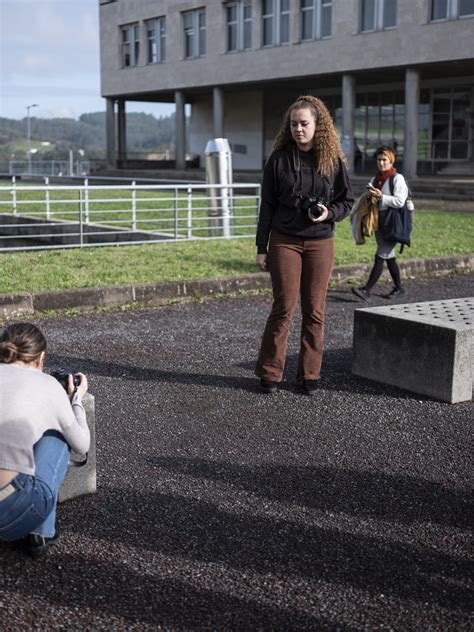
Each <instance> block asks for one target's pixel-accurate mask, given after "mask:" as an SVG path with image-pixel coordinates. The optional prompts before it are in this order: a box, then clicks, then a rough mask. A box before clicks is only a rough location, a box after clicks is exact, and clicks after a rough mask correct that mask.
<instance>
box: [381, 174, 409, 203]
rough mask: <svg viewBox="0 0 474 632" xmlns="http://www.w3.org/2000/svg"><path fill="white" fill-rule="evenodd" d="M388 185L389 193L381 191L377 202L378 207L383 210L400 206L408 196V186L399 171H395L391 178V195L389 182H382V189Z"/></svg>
mask: <svg viewBox="0 0 474 632" xmlns="http://www.w3.org/2000/svg"><path fill="white" fill-rule="evenodd" d="M386 187H388V191H389V193H388V194H387V193H382V197H381V198H380V202H379V209H380V210H385V209H388V208H402V206H403V205H404V204H405V202H406V200H407V197H408V186H407V183H406V181H405V178H404V177H403V176H402V174H401V173H397V174H396V176H395V178H394V180H393V195H390V184H389V182H388V180H387V182H385V183H384V186H383V187H382V191H383V190H384V189H385V188H386Z"/></svg>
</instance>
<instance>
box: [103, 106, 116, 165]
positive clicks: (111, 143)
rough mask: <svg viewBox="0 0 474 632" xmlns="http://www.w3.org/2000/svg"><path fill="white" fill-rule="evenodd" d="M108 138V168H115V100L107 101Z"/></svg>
mask: <svg viewBox="0 0 474 632" xmlns="http://www.w3.org/2000/svg"><path fill="white" fill-rule="evenodd" d="M106 119H107V120H106V137H107V166H108V167H111V168H115V163H116V159H117V156H116V150H115V99H107V113H106Z"/></svg>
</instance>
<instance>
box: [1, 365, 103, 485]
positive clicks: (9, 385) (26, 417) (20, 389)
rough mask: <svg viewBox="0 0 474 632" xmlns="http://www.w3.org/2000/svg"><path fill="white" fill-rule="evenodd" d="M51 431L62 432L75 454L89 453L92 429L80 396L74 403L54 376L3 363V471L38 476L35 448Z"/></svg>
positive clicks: (75, 397)
mask: <svg viewBox="0 0 474 632" xmlns="http://www.w3.org/2000/svg"><path fill="white" fill-rule="evenodd" d="M71 404H72V405H71ZM47 430H57V431H59V432H60V433H61V434H62V435H63V436H64V438H65V439H66V441H67V442H68V444H69V445H70V447H71V448H72V449H73V450H74V452H78V453H79V454H84V453H85V452H87V450H88V449H89V445H90V433H89V428H88V426H87V422H86V415H85V412H84V408H83V406H82V403H81V401H80V399H79V397H78V396H77V394H76V395H74V397H73V399H72V402H71V401H69V397H68V396H67V394H66V391H65V390H64V389H63V387H62V386H61V385H60V384H59V382H58V381H57V380H55V379H54V378H53V377H51V376H50V375H48V374H46V373H42V372H41V371H40V370H38V369H34V368H24V367H20V366H17V365H14V364H2V363H0V468H3V469H6V470H13V471H14V472H22V473H24V474H34V473H35V461H34V456H33V446H34V445H35V443H36V442H37V441H38V440H39V439H41V437H42V435H43V434H44V433H45V432H46V431H47Z"/></svg>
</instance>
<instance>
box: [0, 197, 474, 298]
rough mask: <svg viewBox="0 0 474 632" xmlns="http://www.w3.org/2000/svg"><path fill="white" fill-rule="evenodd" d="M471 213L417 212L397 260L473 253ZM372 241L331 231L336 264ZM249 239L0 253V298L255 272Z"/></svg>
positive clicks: (345, 229) (357, 259)
mask: <svg viewBox="0 0 474 632" xmlns="http://www.w3.org/2000/svg"><path fill="white" fill-rule="evenodd" d="M472 218H473V216H472V214H471V213H467V212H461V213H457V212H453V211H451V212H447V213H440V212H430V211H425V210H421V209H420V210H418V209H417V215H416V223H415V226H414V228H413V234H412V242H413V246H412V248H405V251H404V252H403V254H402V255H401V259H402V260H403V259H415V258H424V257H436V256H446V255H458V254H467V253H470V252H472V250H473V242H474V240H473V221H472ZM374 251H375V243H374V239H373V238H370V239H368V240H367V243H366V245H364V246H356V245H355V244H354V241H353V239H352V234H351V228H350V223H349V221H348V220H345V221H344V222H342V223H341V224H338V225H337V228H336V265H338V264H339V265H340V264H349V263H369V262H371V261H372V259H373V256H374ZM255 252H256V251H255V245H254V239H253V237H252V238H239V239H229V240H224V239H219V240H212V241H201V240H199V241H190V242H181V243H179V242H178V243H176V242H172V243H162V244H150V245H140V246H121V247H116V246H114V247H100V248H84V249H79V248H73V249H64V250H45V251H34V252H33V251H30V252H17V253H0V294H12V293H16V292H26V291H28V292H33V291H40V290H60V289H64V288H76V287H96V286H100V285H115V284H119V285H120V284H136V283H152V282H158V281H172V280H179V279H196V278H206V277H216V276H227V275H237V274H243V273H247V272H256V271H257V269H256V267H255V265H254V261H255Z"/></svg>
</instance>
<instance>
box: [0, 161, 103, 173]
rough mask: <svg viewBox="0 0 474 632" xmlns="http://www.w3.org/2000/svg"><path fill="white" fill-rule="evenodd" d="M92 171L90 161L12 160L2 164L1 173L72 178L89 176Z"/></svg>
mask: <svg viewBox="0 0 474 632" xmlns="http://www.w3.org/2000/svg"><path fill="white" fill-rule="evenodd" d="M90 170H91V162H90V161H89V160H74V161H70V160H32V161H31V164H30V163H29V162H28V161H27V160H10V161H8V162H0V172H1V173H8V174H10V175H12V176H14V175H16V176H28V175H32V176H71V175H82V176H84V175H85V174H88V173H89V171H90Z"/></svg>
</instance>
